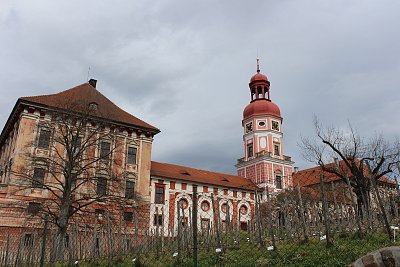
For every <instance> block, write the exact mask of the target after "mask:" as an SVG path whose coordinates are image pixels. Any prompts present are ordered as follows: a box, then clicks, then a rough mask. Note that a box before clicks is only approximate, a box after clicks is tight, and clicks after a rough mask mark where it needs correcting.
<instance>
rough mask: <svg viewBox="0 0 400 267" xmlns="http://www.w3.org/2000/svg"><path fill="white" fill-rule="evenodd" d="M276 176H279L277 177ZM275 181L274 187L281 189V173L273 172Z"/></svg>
mask: <svg viewBox="0 0 400 267" xmlns="http://www.w3.org/2000/svg"><path fill="white" fill-rule="evenodd" d="M278 177H279V179H278ZM278 181H279V182H278ZM275 183H276V188H277V189H283V186H282V175H281V174H275ZM278 185H279V186H278Z"/></svg>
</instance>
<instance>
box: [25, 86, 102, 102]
mask: <svg viewBox="0 0 400 267" xmlns="http://www.w3.org/2000/svg"><path fill="white" fill-rule="evenodd" d="M85 84H89V83H88V82H86V83H82V84H80V85H77V86H74V87H71V88H69V89H66V90H64V91H61V92H58V93H55V94H47V95H31V96H21V97H19V98H20V99H26V98H33V97H48V96H55V95H60V94H62V93H65V92H68V91H72V90H73V89H75V88H77V87H80V86H82V85H85ZM89 85H90V84H89ZM93 89H95V88H93ZM95 90H96V89H95Z"/></svg>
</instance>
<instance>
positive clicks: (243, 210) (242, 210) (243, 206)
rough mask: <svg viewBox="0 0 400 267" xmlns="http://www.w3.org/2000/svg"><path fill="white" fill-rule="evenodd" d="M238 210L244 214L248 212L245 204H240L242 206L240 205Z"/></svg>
mask: <svg viewBox="0 0 400 267" xmlns="http://www.w3.org/2000/svg"><path fill="white" fill-rule="evenodd" d="M239 211H240V214H242V215H246V214H247V212H248V209H247V207H246V205H242V206H240V209H239Z"/></svg>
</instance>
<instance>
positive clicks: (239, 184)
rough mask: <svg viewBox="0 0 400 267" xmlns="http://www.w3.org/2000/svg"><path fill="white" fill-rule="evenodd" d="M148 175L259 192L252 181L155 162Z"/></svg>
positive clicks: (152, 163)
mask: <svg viewBox="0 0 400 267" xmlns="http://www.w3.org/2000/svg"><path fill="white" fill-rule="evenodd" d="M150 174H151V175H154V176H158V177H163V178H168V179H176V180H181V181H188V182H191V183H194V184H205V185H216V186H219V187H229V188H237V189H242V190H249V191H254V190H260V189H259V188H258V187H257V186H256V185H255V184H254V183H253V182H252V181H250V180H249V179H246V178H244V177H241V176H236V175H231V174H225V173H219V172H211V171H206V170H200V169H195V168H190V167H185V166H180V165H175V164H169V163H160V162H156V161H152V162H151V170H150Z"/></svg>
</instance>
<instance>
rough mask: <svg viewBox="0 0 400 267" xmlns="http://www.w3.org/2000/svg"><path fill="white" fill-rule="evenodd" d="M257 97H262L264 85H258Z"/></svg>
mask: <svg viewBox="0 0 400 267" xmlns="http://www.w3.org/2000/svg"><path fill="white" fill-rule="evenodd" d="M257 98H262V87H261V86H258V87H257Z"/></svg>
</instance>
